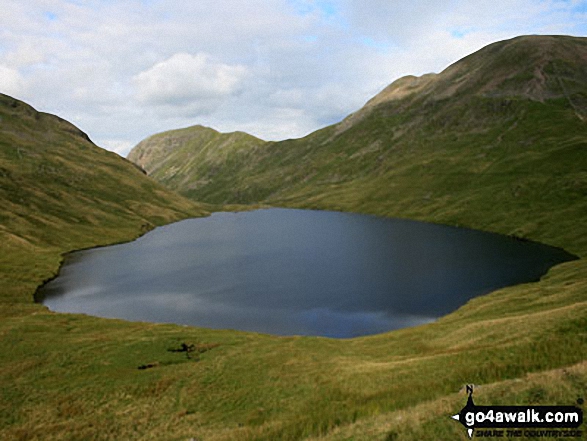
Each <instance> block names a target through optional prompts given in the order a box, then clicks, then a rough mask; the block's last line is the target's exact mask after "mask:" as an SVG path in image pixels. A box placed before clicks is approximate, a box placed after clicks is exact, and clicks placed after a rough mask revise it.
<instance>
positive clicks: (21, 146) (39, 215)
mask: <svg viewBox="0 0 587 441" xmlns="http://www.w3.org/2000/svg"><path fill="white" fill-rule="evenodd" d="M0 201H1V203H0V249H1V253H0V281H1V284H2V285H1V287H2V289H1V290H0V299H1V300H0V301H1V303H0V306H1V307H2V308H9V309H14V308H15V303H17V304H20V305H21V307H24V305H28V304H30V303H31V301H32V293H33V292H34V290H35V288H36V286H37V285H39V283H41V282H42V281H43V280H44V279H46V278H48V277H51V276H52V275H54V274H55V273H56V271H57V269H58V267H59V263H60V260H61V254H62V253H64V252H67V251H71V250H75V249H80V248H87V247H91V246H96V245H104V244H107V243H112V242H118V241H122V240H129V239H131V238H133V237H136V236H137V235H138V234H141V233H144V232H146V231H148V230H149V229H152V228H154V227H155V226H156V225H161V224H164V223H169V222H171V221H173V220H177V219H181V218H185V217H188V216H196V215H200V214H203V213H205V211H204V210H202V209H201V208H199V206H198V205H197V204H195V203H193V202H190V201H188V200H186V199H184V198H182V197H179V196H177V195H175V194H174V193H172V192H170V191H169V190H167V189H165V188H164V187H162V186H161V185H159V184H157V183H156V182H155V181H153V180H152V179H150V178H148V177H146V176H145V175H144V173H143V172H142V171H140V170H139V169H138V168H137V167H136V166H134V165H133V164H132V163H130V162H128V161H126V160H125V159H123V158H121V157H120V156H118V155H116V154H115V153H112V152H108V151H106V150H103V149H101V148H98V147H96V146H95V145H94V144H93V143H92V142H91V141H90V139H89V138H88V136H87V135H86V134H85V133H83V132H82V131H80V130H79V129H78V128H77V127H75V126H73V125H72V124H70V123H69V122H67V121H65V120H63V119H61V118H59V117H57V116H54V115H50V114H46V113H41V112H37V111H36V110H35V109H33V108H32V107H30V106H29V105H27V104H25V103H23V102H21V101H18V100H16V99H13V98H11V97H9V96H6V95H0ZM31 266H32V267H34V271H33V273H32V274H31V272H30V271H29V267H31Z"/></svg>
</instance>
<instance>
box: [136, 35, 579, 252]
mask: <svg viewBox="0 0 587 441" xmlns="http://www.w3.org/2000/svg"><path fill="white" fill-rule="evenodd" d="M585 118H587V39H586V38H574V37H562V36H561V37H537V36H535V37H520V38H517V39H513V40H509V41H504V42H498V43H495V44H492V45H490V46H488V47H486V48H484V49H482V50H480V51H478V52H477V53H475V54H472V55H470V56H468V57H466V58H464V59H463V60H461V61H459V62H457V63H455V64H454V65H452V66H450V67H448V68H447V69H446V70H444V71H443V72H442V73H440V74H438V75H434V74H431V75H425V76H424V77H422V78H416V77H405V78H402V79H400V80H398V81H396V82H395V83H393V84H392V85H390V86H389V87H388V88H386V89H385V90H384V91H382V92H381V93H380V94H379V95H378V96H376V97H375V98H374V99H372V100H371V101H370V102H368V103H367V104H366V106H365V107H364V108H363V109H361V110H359V111H358V112H357V113H355V114H353V115H351V116H349V117H348V118H346V119H345V120H344V121H342V122H341V123H339V124H336V125H334V126H330V127H327V128H325V129H322V130H320V131H318V132H315V133H313V134H311V135H309V136H307V137H305V138H303V139H296V140H289V141H283V142H278V143H256V144H254V146H250V147H249V148H247V146H240V148H239V149H238V150H237V149H235V151H228V152H227V151H226V149H225V148H224V147H223V146H221V145H220V144H214V141H213V140H212V141H210V140H209V139H208V138H207V139H206V144H205V147H203V146H202V144H201V143H200V142H199V139H200V136H201V135H200V134H201V133H202V132H203V131H205V130H206V129H203V128H201V127H195V128H192V129H184V130H183V131H179V133H182V134H183V135H184V136H185V137H186V138H185V139H186V140H185V141H184V142H183V144H181V145H182V147H178V148H177V149H176V150H174V153H172V154H171V155H170V158H173V159H174V161H176V162H178V163H182V164H184V167H183V168H181V169H180V168H178V167H175V166H171V165H167V163H165V161H162V160H160V159H157V160H154V161H150V160H149V158H145V157H144V156H143V157H142V158H143V159H142V161H141V162H140V164H141V166H143V167H144V168H145V170H146V171H147V172H148V173H149V174H152V176H153V177H155V178H156V179H158V180H160V181H161V182H163V183H165V184H166V185H169V183H170V182H173V184H172V188H174V189H177V190H179V191H180V192H181V193H182V194H183V195H186V196H188V197H191V198H194V199H197V200H202V201H206V202H212V203H245V204H246V203H258V202H265V203H268V204H271V205H286V206H296V207H311V208H322V209H324V208H326V209H334V210H344V211H358V212H367V213H373V214H379V215H385V216H401V217H410V218H417V219H424V220H431V221H436V222H442V223H449V224H458V225H468V226H472V227H475V228H480V229H488V230H493V231H497V232H501V233H505V234H514V235H518V236H524V237H530V238H533V239H536V240H540V241H543V242H547V243H551V244H553V245H559V246H563V245H564V246H570V250H569V251H574V252H580V251H582V250H586V249H587V235H586V234H585V231H584V230H583V229H582V228H569V226H568V223H569V222H574V220H576V219H579V218H581V217H584V216H585V215H586V214H587V201H586V198H585V195H586V194H587V175H585V170H587V156H586V155H585V147H586V145H587V144H586V143H587V125H586V124H585ZM176 133H178V132H167V133H164V134H160V135H156V136H154V137H152V138H150V139H148V140H146V141H143V143H141V144H139V145H138V146H137V147H136V148H135V149H133V151H132V152H131V154H130V155H129V158H131V159H133V158H137V157H139V156H141V155H142V153H143V152H144V151H147V150H149V151H151V155H152V156H153V157H155V155H154V154H153V153H152V151H153V150H155V151H158V152H159V155H163V156H165V154H164V153H163V149H162V148H161V147H158V146H162V145H163V144H164V143H165V142H171V140H174V139H176ZM196 134H197V135H196ZM155 139H156V140H157V144H154V143H153V140H155ZM218 139H219V140H220V139H221V138H218ZM222 139H223V138H222ZM165 140H168V141H165ZM204 148H205V150H206V155H202V153H201V152H202V151H203V150H204ZM179 157H181V158H182V159H181V160H180V159H179ZM169 162H171V159H170V160H169ZM563 235H564V237H561V236H563Z"/></svg>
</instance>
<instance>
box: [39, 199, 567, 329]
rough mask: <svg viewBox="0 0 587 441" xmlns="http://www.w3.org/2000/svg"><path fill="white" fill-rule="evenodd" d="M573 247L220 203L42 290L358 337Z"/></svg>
mask: <svg viewBox="0 0 587 441" xmlns="http://www.w3.org/2000/svg"><path fill="white" fill-rule="evenodd" d="M571 259H572V256H571V255H569V254H567V253H565V252H564V251H562V250H558V249H554V248H550V247H547V246H544V245H540V244H536V243H532V242H522V241H518V240H514V239H511V238H507V237H504V236H498V235H494V234H488V233H481V232H478V231H472V230H466V229H459V228H452V227H445V226H439V225H432V224H426V223H420V222H413V221H406V220H397V219H383V218H378V217H373V216H365V215H358V214H348V213H337V212H326V211H306V210H288V209H267V210H258V211H252V212H245V213H215V214H213V215H212V216H210V217H208V218H201V219H190V220H186V221H183V222H179V223H176V224H172V225H168V226H165V227H161V228H157V229H156V230H154V231H152V232H151V233H149V234H147V235H145V236H143V237H141V238H139V239H138V240H136V241H134V242H131V243H127V244H122V245H116V246H111V247H107V248H98V249H93V250H88V251H82V252H78V253H74V254H72V255H71V256H70V257H69V258H68V259H67V260H66V262H65V264H64V266H63V267H62V269H61V273H60V275H59V277H57V278H56V279H55V280H53V281H51V282H50V283H48V284H47V285H45V286H44V287H43V288H42V289H41V290H40V291H39V293H38V295H39V298H43V297H44V300H43V303H44V304H45V305H47V306H48V307H49V308H50V309H52V310H54V311H60V312H81V313H86V314H91V315H96V316H100V317H116V318H123V319H127V320H140V321H152V322H170V323H178V324H189V325H194V326H202V327H209V328H230V329H240V330H247V331H258V332H266V333H272V334H281V335H294V334H301V335H321V336H329V337H353V336H359V335H367V334H374V333H379V332H383V331H388V330H392V329H397V328H402V327H407V326H414V325H418V324H421V323H426V322H430V321H432V320H434V319H436V318H438V317H440V316H442V315H445V314H447V313H449V312H451V311H454V310H455V309H457V308H458V307H459V306H461V305H463V304H464V303H466V302H467V300H469V299H470V298H472V297H475V296H478V295H481V294H484V293H487V292H490V291H492V290H495V289H497V288H500V287H503V286H507V285H513V284H518V283H522V282H528V281H534V280H537V279H539V277H540V276H541V275H542V274H544V273H545V272H546V271H547V269H548V268H550V267H551V266H552V265H554V264H557V263H560V262H563V261H567V260H571Z"/></svg>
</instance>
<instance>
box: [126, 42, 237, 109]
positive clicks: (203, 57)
mask: <svg viewBox="0 0 587 441" xmlns="http://www.w3.org/2000/svg"><path fill="white" fill-rule="evenodd" d="M246 74H247V69H246V68H245V67H244V66H240V65H228V64H224V63H220V62H216V61H213V60H212V59H211V57H210V56H209V55H208V54H204V53H198V54H195V55H191V54H186V53H179V54H175V55H173V56H171V57H170V58H168V59H166V60H165V61H162V62H159V63H157V64H155V65H154V66H153V67H151V68H149V69H147V70H145V71H143V72H141V73H139V74H138V75H136V76H135V77H134V82H135V85H136V87H137V96H138V99H139V100H140V101H141V102H143V103H151V104H156V105H157V104H166V105H171V106H173V105H180V106H183V105H187V104H192V105H194V104H195V105H196V106H197V107H200V105H199V104H198V102H202V103H204V105H203V106H201V107H202V108H204V109H208V108H209V109H208V110H213V108H214V107H215V106H217V105H218V104H219V102H220V100H221V99H222V98H225V97H227V96H230V95H233V94H235V93H236V92H238V91H239V89H240V87H241V85H242V83H243V80H244V78H245V76H246Z"/></svg>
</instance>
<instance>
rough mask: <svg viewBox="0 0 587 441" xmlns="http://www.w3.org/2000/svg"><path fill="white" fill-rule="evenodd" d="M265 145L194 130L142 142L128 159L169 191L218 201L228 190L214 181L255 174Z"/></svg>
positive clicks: (245, 136)
mask: <svg viewBox="0 0 587 441" xmlns="http://www.w3.org/2000/svg"><path fill="white" fill-rule="evenodd" d="M264 144H265V141H262V140H260V139H258V138H255V137H254V136H251V135H248V134H246V133H243V132H234V133H219V132H217V131H216V130H213V129H210V128H207V127H203V126H193V127H188V128H185V129H179V130H172V131H169V132H165V133H160V134H157V135H153V136H151V137H149V138H147V139H145V140H144V141H141V142H140V143H139V144H138V145H137V146H136V147H135V148H134V149H133V150H132V151H131V152H130V154H129V155H128V159H129V160H130V161H133V162H134V163H136V164H138V165H139V166H140V167H142V168H143V169H145V170H146V171H147V173H148V174H149V175H151V176H152V177H153V178H155V179H157V180H158V181H159V182H161V183H163V184H165V185H166V186H167V187H168V188H171V189H173V190H179V191H181V192H183V193H190V194H198V195H199V196H200V197H201V198H204V199H208V200H213V201H218V200H219V199H222V198H223V195H224V193H225V191H226V188H225V187H224V186H223V185H224V182H223V181H220V180H218V181H217V180H216V179H215V176H216V174H217V173H218V172H219V171H221V173H222V174H223V175H229V174H230V173H231V172H234V173H245V174H246V173H248V172H251V173H254V171H255V164H256V163H257V161H259V160H260V158H261V157H262V152H263V148H262V147H263V145H264ZM233 200H238V197H234V198H233Z"/></svg>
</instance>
